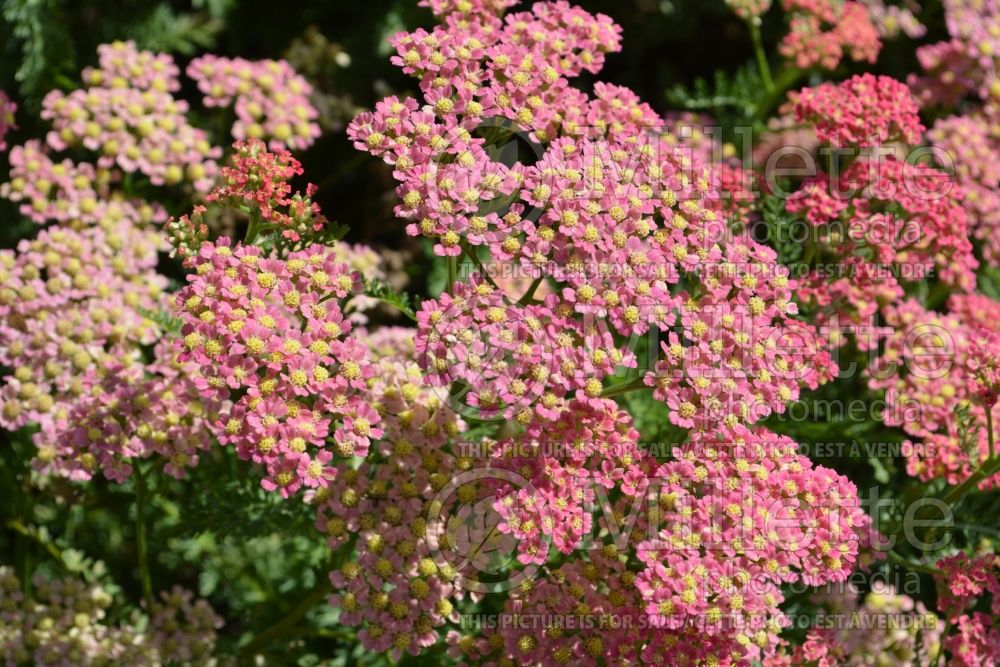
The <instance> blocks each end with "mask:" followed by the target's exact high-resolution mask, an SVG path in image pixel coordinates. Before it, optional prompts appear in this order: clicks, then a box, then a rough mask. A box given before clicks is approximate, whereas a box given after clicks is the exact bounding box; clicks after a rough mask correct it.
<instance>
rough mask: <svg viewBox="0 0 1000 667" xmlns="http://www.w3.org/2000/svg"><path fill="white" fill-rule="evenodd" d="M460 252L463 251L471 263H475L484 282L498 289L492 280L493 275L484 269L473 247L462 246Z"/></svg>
mask: <svg viewBox="0 0 1000 667" xmlns="http://www.w3.org/2000/svg"><path fill="white" fill-rule="evenodd" d="M462 252H464V253H465V255H466V257H468V258H469V259H471V260H472V263H473V264H475V265H476V268H477V269H479V272H480V273H481V274H483V278H484V279H485V280H486V282H487V283H489V284H490V286H491V287H492V288H493V289H497V290H499V289H500V286H499V285H497V284H496V281H495V280H493V276H491V275H490V272H489V271H487V270H486V267H485V266H484V265H483V261H482V260H481V259H479V254H478V253H477V252H476V250H475V248H469V247H468V246H462ZM500 291H503V290H500Z"/></svg>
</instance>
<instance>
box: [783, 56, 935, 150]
mask: <svg viewBox="0 0 1000 667" xmlns="http://www.w3.org/2000/svg"><path fill="white" fill-rule="evenodd" d="M792 104H793V105H794V109H795V117H796V118H797V119H798V120H799V121H801V122H805V123H809V124H810V125H812V126H813V127H814V128H815V129H816V134H817V135H818V136H819V139H820V141H828V142H830V145H832V146H834V147H835V148H843V147H845V146H854V147H870V146H882V145H885V144H888V143H892V142H894V141H903V142H905V143H907V144H918V143H920V139H921V137H922V136H923V133H924V126H923V125H922V124H921V123H920V116H919V109H918V108H917V104H916V102H915V101H914V99H913V95H912V94H911V93H910V90H909V88H907V87H906V85H905V84H903V83H900V82H898V81H896V80H895V79H892V78H890V77H887V76H875V75H874V74H859V75H857V76H854V77H852V78H850V79H848V80H847V81H844V82H842V83H839V84H832V83H824V84H822V85H820V86H817V87H815V88H803V89H802V90H800V91H799V92H798V93H795V94H793V96H792Z"/></svg>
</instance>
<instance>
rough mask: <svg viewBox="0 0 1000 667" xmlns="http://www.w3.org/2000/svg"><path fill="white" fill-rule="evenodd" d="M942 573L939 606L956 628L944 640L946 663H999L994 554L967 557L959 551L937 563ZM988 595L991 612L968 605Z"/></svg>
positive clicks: (999, 593) (999, 586) (999, 590)
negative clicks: (948, 655) (946, 651)
mask: <svg viewBox="0 0 1000 667" xmlns="http://www.w3.org/2000/svg"><path fill="white" fill-rule="evenodd" d="M937 568H938V569H939V570H940V571H941V574H940V575H938V576H937V577H936V580H937V584H938V608H939V609H941V611H942V612H944V613H945V615H946V617H947V619H948V621H949V622H950V623H951V624H952V625H953V626H954V627H955V629H956V630H955V632H954V634H952V635H950V636H948V637H947V638H946V639H945V641H944V646H945V648H946V649H947V650H948V651H949V653H950V654H951V658H952V660H951V662H950V663H949V664H952V665H957V666H958V667H973V666H978V665H996V664H998V663H1000V631H998V630H997V628H996V617H997V615H998V614H1000V581H998V577H1000V564H998V562H997V558H996V555H995V554H991V553H987V554H983V555H980V556H969V555H968V554H966V553H962V552H959V553H958V554H956V555H954V556H949V557H946V558H942V559H941V560H939V561H938V562H937ZM987 594H988V595H989V596H990V598H991V601H990V606H989V609H990V612H989V613H985V612H982V611H972V610H971V609H970V608H971V607H972V606H973V605H974V604H975V603H976V602H977V601H978V599H979V598H982V597H983V596H985V595H987Z"/></svg>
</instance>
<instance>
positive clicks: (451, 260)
mask: <svg viewBox="0 0 1000 667" xmlns="http://www.w3.org/2000/svg"><path fill="white" fill-rule="evenodd" d="M447 261H448V287H447V288H446V289H445V291H446V292H448V293H449V294H451V290H452V288H453V287H454V286H455V278H456V277H457V276H458V258H456V257H454V256H449V257H448V260H447Z"/></svg>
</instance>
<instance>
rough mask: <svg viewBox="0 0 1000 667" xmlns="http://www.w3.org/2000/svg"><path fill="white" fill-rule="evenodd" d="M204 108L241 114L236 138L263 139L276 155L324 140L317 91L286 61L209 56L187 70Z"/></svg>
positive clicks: (303, 148)
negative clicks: (315, 98)
mask: <svg viewBox="0 0 1000 667" xmlns="http://www.w3.org/2000/svg"><path fill="white" fill-rule="evenodd" d="M187 74H188V76H190V77H191V78H192V79H194V80H195V81H197V82H198V89H199V90H200V91H201V92H202V93H203V94H204V95H205V98H204V101H205V106H208V107H228V106H233V107H234V108H235V110H236V123H235V124H234V125H233V137H234V138H235V139H238V140H250V139H258V140H261V141H265V142H267V145H268V147H269V148H270V149H271V150H273V151H282V150H285V149H286V148H291V149H293V150H305V149H306V148H309V146H311V145H312V144H313V142H314V141H316V138H317V137H319V135H320V128H319V124H318V123H317V122H316V119H317V118H318V117H319V111H317V110H316V108H315V107H314V106H313V104H312V102H310V100H309V96H310V95H311V94H312V86H310V85H309V83H308V82H307V81H306V80H305V78H303V77H302V76H300V75H299V74H297V73H296V72H295V70H293V69H292V67H291V65H289V64H288V62H286V61H284V60H244V59H243V58H223V57H221V56H214V55H204V56H201V57H199V58H195V59H194V60H192V61H191V64H190V65H188V68H187Z"/></svg>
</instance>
